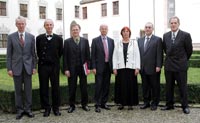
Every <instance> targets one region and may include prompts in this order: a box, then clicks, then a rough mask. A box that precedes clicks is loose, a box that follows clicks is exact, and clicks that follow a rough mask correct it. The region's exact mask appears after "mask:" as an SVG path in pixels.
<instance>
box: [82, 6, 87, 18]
mask: <svg viewBox="0 0 200 123" xmlns="http://www.w3.org/2000/svg"><path fill="white" fill-rule="evenodd" d="M83 19H87V7H83Z"/></svg>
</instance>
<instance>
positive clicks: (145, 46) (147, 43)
mask: <svg viewBox="0 0 200 123" xmlns="http://www.w3.org/2000/svg"><path fill="white" fill-rule="evenodd" d="M148 45H149V37H147V38H146V43H145V45H144V51H146V50H147V47H148Z"/></svg>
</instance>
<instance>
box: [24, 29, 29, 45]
mask: <svg viewBox="0 0 200 123" xmlns="http://www.w3.org/2000/svg"><path fill="white" fill-rule="evenodd" d="M28 39H29V37H28V34H27V33H26V32H25V39H24V47H26V45H27V44H28V43H29V40H28Z"/></svg>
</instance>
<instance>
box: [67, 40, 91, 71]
mask: <svg viewBox="0 0 200 123" xmlns="http://www.w3.org/2000/svg"><path fill="white" fill-rule="evenodd" d="M79 43H80V44H79V45H80V53H81V54H80V55H81V58H80V60H81V64H82V66H83V64H84V63H87V65H88V68H89V69H90V47H89V42H88V40H87V39H85V38H83V37H80V42H79ZM73 45H77V44H76V43H75V41H74V39H73V38H72V37H71V38H68V39H66V40H65V42H64V52H63V69H64V71H66V70H69V71H71V70H72V69H73V68H74V67H75V65H76V64H75V57H74V52H75V51H76V50H77V49H76V47H73Z"/></svg>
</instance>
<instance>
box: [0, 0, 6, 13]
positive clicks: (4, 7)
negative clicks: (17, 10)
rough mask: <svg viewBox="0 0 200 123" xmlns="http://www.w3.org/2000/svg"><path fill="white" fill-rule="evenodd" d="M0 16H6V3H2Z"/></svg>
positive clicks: (0, 2) (0, 4)
mask: <svg viewBox="0 0 200 123" xmlns="http://www.w3.org/2000/svg"><path fill="white" fill-rule="evenodd" d="M0 16H6V2H2V1H0Z"/></svg>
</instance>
